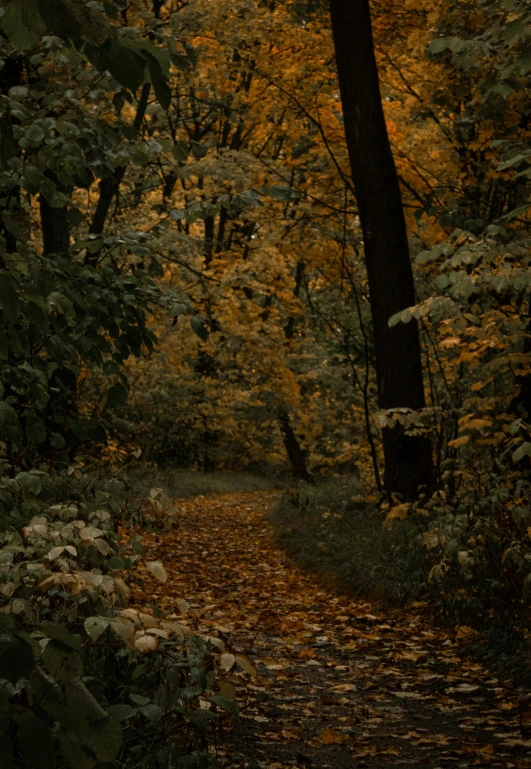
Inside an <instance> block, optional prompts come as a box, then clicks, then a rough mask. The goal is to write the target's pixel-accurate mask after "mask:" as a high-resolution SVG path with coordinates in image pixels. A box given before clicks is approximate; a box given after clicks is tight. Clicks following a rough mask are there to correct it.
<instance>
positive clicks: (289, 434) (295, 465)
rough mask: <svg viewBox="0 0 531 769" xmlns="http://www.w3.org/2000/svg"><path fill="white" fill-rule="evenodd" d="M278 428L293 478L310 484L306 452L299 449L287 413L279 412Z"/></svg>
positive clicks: (310, 478) (299, 446)
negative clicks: (280, 431)
mask: <svg viewBox="0 0 531 769" xmlns="http://www.w3.org/2000/svg"><path fill="white" fill-rule="evenodd" d="M279 416H280V428H281V430H282V440H283V441H284V446H285V448H286V453H287V455H288V457H289V461H290V462H291V469H292V473H293V477H294V478H297V479H298V480H300V481H306V483H312V476H311V475H310V473H309V472H308V469H307V467H306V451H305V450H304V449H303V448H302V447H301V445H300V443H299V440H298V438H297V436H296V434H295V431H294V429H293V427H292V426H291V421H290V418H289V414H288V412H287V411H284V409H282V410H281V411H280V415H279Z"/></svg>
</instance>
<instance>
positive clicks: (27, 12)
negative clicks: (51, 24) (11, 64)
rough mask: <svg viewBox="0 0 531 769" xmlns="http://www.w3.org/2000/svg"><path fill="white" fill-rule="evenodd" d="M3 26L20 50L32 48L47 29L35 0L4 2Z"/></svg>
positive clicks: (10, 39) (11, 40)
mask: <svg viewBox="0 0 531 769" xmlns="http://www.w3.org/2000/svg"><path fill="white" fill-rule="evenodd" d="M4 9H5V10H4V16H3V18H2V28H3V30H4V32H5V34H6V36H7V37H8V38H9V42H10V43H11V44H12V45H13V47H14V48H16V49H17V50H18V51H24V50H26V49H27V48H31V47H32V46H33V45H35V43H36V42H37V41H38V40H39V39H40V37H41V36H42V35H43V34H44V33H45V31H46V25H45V24H44V22H43V19H42V17H41V15H40V13H39V10H38V8H37V4H36V3H35V0H23V2H21V0H10V2H6V3H5V4H4Z"/></svg>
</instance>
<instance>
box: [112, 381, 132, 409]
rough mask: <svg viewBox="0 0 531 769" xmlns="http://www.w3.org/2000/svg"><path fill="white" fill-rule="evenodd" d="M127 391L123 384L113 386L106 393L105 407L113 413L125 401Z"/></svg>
mask: <svg viewBox="0 0 531 769" xmlns="http://www.w3.org/2000/svg"><path fill="white" fill-rule="evenodd" d="M127 396H128V390H127V387H125V386H124V385H123V384H115V385H113V386H112V387H111V388H110V390H109V392H108V393H107V406H108V407H109V408H110V409H112V410H113V411H115V410H116V409H119V408H121V407H122V406H123V405H124V404H125V402H126V401H127Z"/></svg>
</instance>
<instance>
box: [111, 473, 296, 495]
mask: <svg viewBox="0 0 531 769" xmlns="http://www.w3.org/2000/svg"><path fill="white" fill-rule="evenodd" d="M121 476H122V478H123V480H124V481H125V482H126V483H127V485H128V486H129V487H130V488H131V489H132V490H133V491H134V492H135V493H137V494H138V495H139V496H145V495H146V493H149V490H150V489H152V488H155V487H157V488H161V489H162V490H163V491H164V492H165V493H166V494H167V495H168V496H169V497H170V498H171V499H185V498H189V497H198V496H205V497H206V496H210V495H211V494H238V493H245V492H251V491H267V490H269V489H282V488H285V487H286V485H287V484H286V482H285V481H284V480H283V479H282V478H277V477H263V476H260V475H253V474H252V473H233V472H212V473H209V472H201V471H200V470H191V469H178V468H171V467H168V468H151V467H149V466H147V465H146V466H145V467H142V466H137V467H134V468H132V469H131V470H129V471H128V470H125V471H124V472H123V473H122V474H121Z"/></svg>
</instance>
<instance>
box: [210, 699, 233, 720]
mask: <svg viewBox="0 0 531 769" xmlns="http://www.w3.org/2000/svg"><path fill="white" fill-rule="evenodd" d="M210 700H211V702H214V703H215V704H216V705H218V706H219V707H220V708H223V710H226V711H227V712H228V713H230V714H231V715H232V716H234V717H235V718H237V717H238V713H239V710H238V706H237V704H236V703H235V702H233V701H232V700H229V699H228V697H223V696H222V695H221V694H213V695H212V696H211V697H210Z"/></svg>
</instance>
